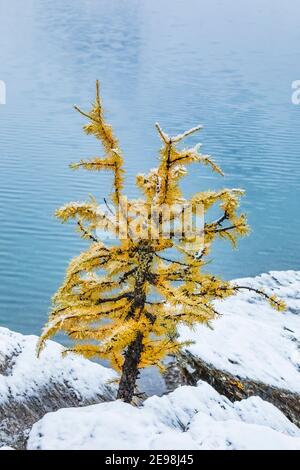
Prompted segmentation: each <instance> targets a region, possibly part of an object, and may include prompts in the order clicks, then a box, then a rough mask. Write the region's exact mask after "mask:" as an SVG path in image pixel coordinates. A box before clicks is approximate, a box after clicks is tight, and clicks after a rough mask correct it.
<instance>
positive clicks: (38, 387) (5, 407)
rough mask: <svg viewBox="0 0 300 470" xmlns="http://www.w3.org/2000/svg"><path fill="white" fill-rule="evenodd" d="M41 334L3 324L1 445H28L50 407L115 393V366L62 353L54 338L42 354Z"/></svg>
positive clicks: (0, 341)
mask: <svg viewBox="0 0 300 470" xmlns="http://www.w3.org/2000/svg"><path fill="white" fill-rule="evenodd" d="M37 339H38V338H37V337H36V336H23V335H21V334H19V333H14V332H12V331H10V330H8V329H6V328H0V446H12V447H14V448H17V449H23V448H25V446H26V441H27V438H28V434H29V431H30V429H31V427H32V425H33V423H35V422H36V421H38V420H39V419H40V418H41V417H42V416H43V415H44V414H45V413H48V412H50V411H55V410H58V409H59V408H66V407H70V406H84V405H89V404H92V403H99V402H102V401H106V400H112V399H114V398H115V396H116V386H115V385H113V384H110V383H109V381H112V380H113V379H115V377H116V375H115V373H114V372H113V371H112V370H110V369H108V368H105V367H103V366H101V365H99V364H96V363H93V362H91V361H88V360H85V359H83V358H81V357H79V356H75V355H69V356H66V357H65V358H62V357H61V351H62V349H63V348H62V346H60V345H59V344H57V343H55V342H53V341H49V342H48V343H47V346H46V348H45V349H44V351H43V352H42V353H41V356H40V358H39V359H37V357H36V354H35V347H36V342H37Z"/></svg>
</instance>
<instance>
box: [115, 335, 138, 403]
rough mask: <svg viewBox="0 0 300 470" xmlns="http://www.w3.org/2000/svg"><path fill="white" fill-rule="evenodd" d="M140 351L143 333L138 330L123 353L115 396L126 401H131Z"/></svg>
mask: <svg viewBox="0 0 300 470" xmlns="http://www.w3.org/2000/svg"><path fill="white" fill-rule="evenodd" d="M142 351H143V334H142V333H140V332H139V333H138V334H137V335H136V338H135V340H134V341H132V343H131V344H130V345H129V346H128V348H127V350H126V352H125V354H124V357H125V360H124V364H123V367H122V375H121V380H120V384H119V389H118V395H117V398H120V399H121V400H123V401H125V402H126V403H131V401H132V398H133V395H134V389H135V384H136V380H137V378H138V375H139V370H138V365H139V362H140V357H141V354H142Z"/></svg>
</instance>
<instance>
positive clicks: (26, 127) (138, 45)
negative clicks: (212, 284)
mask: <svg viewBox="0 0 300 470" xmlns="http://www.w3.org/2000/svg"><path fill="white" fill-rule="evenodd" d="M299 15H300V3H299V1H298V0H289V1H288V2H282V0H277V1H276V0H268V1H267V0H251V1H250V0H249V1H247V0H243V1H240V2H237V1H236V0H226V1H222V0H210V1H208V0H207V1H200V0H185V1H184V0H160V1H159V2H155V1H151V0H143V1H140V0H72V1H71V0H64V1H63V2H62V1H59V0H41V1H34V0H26V2H24V0H0V18H1V25H0V80H3V81H5V83H6V87H7V104H6V105H5V106H4V105H0V221H1V230H0V260H1V261H0V324H1V326H7V327H9V328H12V329H14V330H17V331H21V332H25V333H35V334H36V333H39V332H40V329H41V327H42V325H43V323H44V322H45V321H46V318H47V311H48V307H49V301H50V298H51V296H52V294H53V293H54V292H55V290H56V289H57V287H58V286H59V284H60V282H61V281H62V279H63V276H64V271H65V268H66V266H67V263H68V261H69V260H70V258H71V257H73V256H74V255H76V254H78V253H79V251H80V250H81V249H82V247H83V246H85V242H83V241H82V240H80V239H79V238H78V236H77V235H76V234H75V233H74V231H73V230H72V227H71V226H62V225H60V224H59V223H58V222H57V221H56V220H55V218H54V216H53V213H54V210H55V208H57V207H59V206H60V205H62V204H64V203H65V202H68V201H70V200H84V199H86V197H87V195H88V194H89V193H93V194H95V195H96V196H97V197H98V198H99V200H101V198H102V197H103V196H105V195H106V193H107V191H108V190H109V189H110V184H111V179H110V176H109V175H104V174H101V175H96V174H88V173H86V172H78V173H73V172H71V171H70V170H69V169H68V164H69V163H70V162H72V161H76V160H79V159H81V158H86V157H89V156H92V155H97V154H98V155H99V154H100V155H101V154H102V151H101V150H100V149H99V148H98V143H97V141H95V140H93V139H92V138H91V137H87V136H85V135H84V134H83V133H82V131H81V126H82V124H83V123H84V120H83V119H82V117H81V116H79V115H78V114H76V113H75V111H73V109H72V105H73V103H77V104H78V105H80V106H81V107H83V108H87V107H88V105H89V103H90V101H91V100H92V98H93V96H94V82H95V79H96V78H99V79H100V80H101V83H102V94H103V97H104V101H105V106H106V109H107V110H108V117H109V120H110V122H111V123H113V125H114V127H115V129H116V132H117V134H118V136H119V139H120V141H121V144H122V147H123V149H124V152H125V154H126V156H127V157H126V158H127V159H126V168H127V171H128V173H127V175H128V180H127V191H128V194H129V195H131V196H132V195H136V194H137V191H136V189H135V188H134V176H135V173H136V172H137V171H145V170H147V169H148V168H151V167H153V166H155V162H156V156H155V151H156V149H158V148H159V145H160V143H159V139H158V137H157V135H156V132H155V130H154V122H155V121H157V120H158V121H160V123H161V124H162V126H163V127H164V128H165V129H166V130H167V131H168V132H170V133H178V132H181V131H183V130H186V129H187V128H189V127H192V126H194V125H196V124H198V123H202V124H203V125H204V126H205V127H204V130H203V132H202V134H201V135H199V137H198V138H197V137H195V138H192V139H190V144H191V145H193V144H195V143H197V141H198V140H200V141H201V142H203V144H204V147H203V149H204V151H205V152H206V153H210V154H212V155H213V156H214V157H215V159H216V161H217V162H218V163H219V164H220V165H221V166H222V167H223V169H224V171H225V173H226V178H225V179H224V180H222V178H221V177H218V176H216V175H212V174H210V173H209V171H207V170H206V169H203V168H202V167H200V166H194V167H193V169H192V171H191V172H190V175H189V177H188V178H187V179H186V181H185V183H184V187H185V189H186V191H187V194H191V193H192V192H195V191H199V190H201V189H208V188H211V189H216V188H220V187H222V186H229V187H230V186H232V187H242V188H245V189H246V191H247V196H246V198H244V201H243V209H244V210H245V211H247V213H248V216H249V221H250V224H251V226H252V233H251V235H250V236H249V237H248V238H246V239H244V240H242V241H241V242H240V244H239V249H238V250H237V251H234V252H233V251H232V250H231V249H230V247H229V246H228V245H227V244H226V243H223V244H218V245H216V247H215V251H214V253H213V263H212V264H211V265H210V266H211V269H213V270H214V272H216V273H219V274H222V275H223V276H224V277H225V278H228V279H230V278H235V277H241V276H252V275H255V274H258V273H261V272H264V271H268V270H285V269H299V261H300V240H299V229H300V217H299V215H300V214H299V193H300V191H299V189H300V183H299V177H300V158H299V155H300V105H299V106H296V105H293V104H292V102H291V94H292V90H291V83H292V81H294V80H297V79H300V70H299V53H300V47H299V46H300V28H299Z"/></svg>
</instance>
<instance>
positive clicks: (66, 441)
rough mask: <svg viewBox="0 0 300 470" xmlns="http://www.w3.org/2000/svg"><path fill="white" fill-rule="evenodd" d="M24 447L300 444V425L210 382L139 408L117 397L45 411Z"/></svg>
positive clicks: (280, 446)
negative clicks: (233, 400)
mask: <svg viewBox="0 0 300 470" xmlns="http://www.w3.org/2000/svg"><path fill="white" fill-rule="evenodd" d="M28 449H31V450H35V449H42V450H44V449H50V450H52V449H58V450H64V449H78V450H84V449H85V450H86V449H90V450H91V449H106V450H107V449H120V450H123V449H130V450H133V449H189V450H192V449H203V450H204V449H228V450H229V449H240V450H246V449H289V450H292V449H300V430H299V429H298V428H297V427H296V426H295V425H293V424H292V423H291V422H290V421H289V420H288V419H287V418H286V417H285V416H284V415H283V414H282V413H281V412H280V411H279V410H278V409H277V408H275V407H274V406H273V405H271V404H269V403H266V402H264V401H263V400H261V399H260V398H258V397H252V398H249V399H247V400H243V401H241V402H236V403H231V402H230V401H229V400H227V399H226V398H225V397H223V396H221V395H219V394H218V393H217V392H216V391H215V390H214V389H213V388H212V387H210V386H209V385H208V384H206V383H204V382H199V383H198V386H197V387H190V386H184V387H179V388H178V389H176V390H175V391H174V392H172V393H170V394H169V395H165V396H163V397H157V396H154V397H151V398H149V399H148V400H146V401H145V403H144V405H143V406H142V407H140V408H138V407H134V406H131V405H128V404H126V403H123V402H121V401H119V400H118V401H114V402H109V403H101V404H99V405H92V406H88V407H84V408H68V409H61V410H59V411H57V412H55V413H48V414H47V415H46V416H44V418H42V419H41V420H40V421H39V422H37V423H36V424H34V426H33V428H32V430H31V433H30V436H29V441H28Z"/></svg>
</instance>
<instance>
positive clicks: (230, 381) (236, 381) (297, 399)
mask: <svg viewBox="0 0 300 470" xmlns="http://www.w3.org/2000/svg"><path fill="white" fill-rule="evenodd" d="M198 380H204V381H205V382H207V383H208V384H210V385H211V386H212V387H213V388H214V389H215V390H216V391H217V392H219V393H220V394H222V395H224V396H225V397H227V398H228V399H229V400H230V401H231V402H235V401H238V400H243V399H245V398H249V397H252V396H257V397H260V398H262V399H263V400H265V401H268V402H269V403H272V404H273V405H274V406H276V407H277V408H278V409H279V410H281V411H282V412H283V413H284V414H285V416H286V417H287V418H289V420H290V421H291V422H292V423H294V424H296V425H297V426H298V427H300V394H299V393H293V392H291V391H289V390H285V389H282V388H278V387H273V386H271V385H267V384H265V383H263V382H258V381H255V380H250V379H244V378H241V377H237V376H234V375H232V374H229V373H228V372H226V371H224V370H219V369H217V368H215V367H214V366H213V365H212V364H207V363H205V362H204V361H202V360H201V359H200V358H199V357H195V356H193V355H192V354H191V353H189V352H185V353H183V354H180V355H179V356H178V357H177V358H176V360H174V361H173V362H170V363H169V364H168V366H167V370H166V372H165V382H166V385H167V389H168V391H172V390H174V389H176V388H177V387H178V386H180V385H184V384H185V385H196V384H197V382H198Z"/></svg>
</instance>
